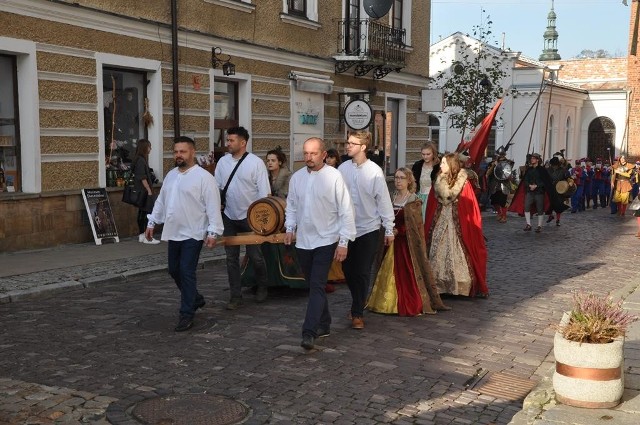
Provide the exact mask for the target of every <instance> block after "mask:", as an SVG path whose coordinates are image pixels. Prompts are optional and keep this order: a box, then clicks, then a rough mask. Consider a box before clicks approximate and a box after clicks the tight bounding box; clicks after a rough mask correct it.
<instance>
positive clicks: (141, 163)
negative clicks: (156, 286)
mask: <svg viewBox="0 0 640 425" xmlns="http://www.w3.org/2000/svg"><path fill="white" fill-rule="evenodd" d="M149 152H151V142H149V141H148V140H147V139H140V140H138V146H137V147H136V153H135V155H134V157H133V162H132V168H133V176H134V187H135V189H136V190H139V191H146V192H147V197H146V199H147V201H146V202H145V204H144V205H143V206H142V207H140V208H139V209H138V242H140V243H145V244H152V245H156V244H159V243H160V241H159V240H158V239H154V238H151V239H150V240H149V239H147V238H146V237H145V236H144V232H145V229H146V228H147V223H148V220H147V214H148V213H150V212H151V211H153V204H154V202H155V197H154V195H153V189H152V187H151V186H152V185H153V184H154V183H155V182H156V177H155V174H154V173H153V170H152V169H151V168H149Z"/></svg>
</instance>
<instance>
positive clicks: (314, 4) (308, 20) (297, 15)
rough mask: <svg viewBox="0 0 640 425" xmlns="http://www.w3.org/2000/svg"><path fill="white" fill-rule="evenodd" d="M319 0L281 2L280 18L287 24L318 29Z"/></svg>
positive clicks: (286, 0) (283, 0) (285, 0)
mask: <svg viewBox="0 0 640 425" xmlns="http://www.w3.org/2000/svg"><path fill="white" fill-rule="evenodd" d="M318 1H319V0H282V12H283V13H282V14H281V15H280V18H281V19H282V20H283V21H284V22H287V23H290V24H294V25H300V26H303V27H306V28H311V29H318V28H319V27H320V26H319V24H318Z"/></svg>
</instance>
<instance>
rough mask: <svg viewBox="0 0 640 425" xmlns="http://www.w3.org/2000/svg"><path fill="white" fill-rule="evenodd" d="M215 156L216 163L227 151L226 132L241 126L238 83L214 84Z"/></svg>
mask: <svg viewBox="0 0 640 425" xmlns="http://www.w3.org/2000/svg"><path fill="white" fill-rule="evenodd" d="M213 91H214V95H213V98H214V104H213V118H214V124H213V126H214V128H215V130H214V141H215V142H214V147H213V150H214V155H215V158H216V161H217V160H218V159H220V158H221V157H222V156H223V155H224V154H225V153H226V151H227V147H226V137H225V132H226V130H227V129H228V128H231V127H237V126H239V125H240V120H239V118H238V83H237V82H233V81H224V80H216V81H215V82H214V83H213Z"/></svg>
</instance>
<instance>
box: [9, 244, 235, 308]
mask: <svg viewBox="0 0 640 425" xmlns="http://www.w3.org/2000/svg"><path fill="white" fill-rule="evenodd" d="M225 259H226V256H224V255H218V256H215V257H211V258H206V259H201V260H199V261H198V267H197V268H198V269H204V267H205V266H206V265H209V264H217V263H220V262H222V261H224V260H225ZM166 271H167V265H166V264H162V265H156V266H148V267H143V268H138V269H134V270H127V271H125V272H122V273H119V274H105V275H102V276H92V277H88V278H83V279H80V280H77V281H75V280H70V281H66V282H56V283H49V284H46V285H42V286H37V287H34V288H29V289H19V290H14V291H8V292H5V293H3V294H0V304H6V303H15V302H18V301H23V300H29V299H33V298H37V297H40V296H43V295H53V294H56V293H58V292H62V291H65V290H70V289H86V288H92V287H96V286H97V285H104V284H109V283H122V282H127V281H129V280H132V279H135V278H138V277H144V276H149V275H152V274H154V273H159V272H166Z"/></svg>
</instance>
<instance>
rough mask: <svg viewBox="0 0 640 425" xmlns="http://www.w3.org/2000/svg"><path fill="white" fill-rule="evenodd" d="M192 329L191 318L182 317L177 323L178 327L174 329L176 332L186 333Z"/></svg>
mask: <svg viewBox="0 0 640 425" xmlns="http://www.w3.org/2000/svg"><path fill="white" fill-rule="evenodd" d="M192 327H193V317H189V316H182V317H181V318H180V320H179V321H178V325H177V326H176V327H175V329H174V330H175V331H176V332H184V331H188V330H189V329H191V328H192Z"/></svg>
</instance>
